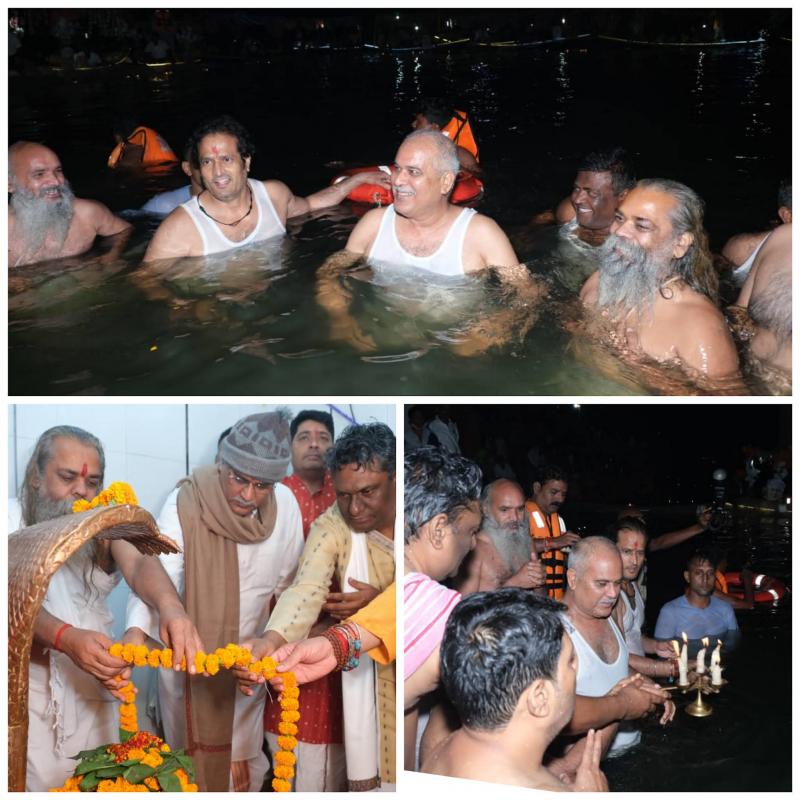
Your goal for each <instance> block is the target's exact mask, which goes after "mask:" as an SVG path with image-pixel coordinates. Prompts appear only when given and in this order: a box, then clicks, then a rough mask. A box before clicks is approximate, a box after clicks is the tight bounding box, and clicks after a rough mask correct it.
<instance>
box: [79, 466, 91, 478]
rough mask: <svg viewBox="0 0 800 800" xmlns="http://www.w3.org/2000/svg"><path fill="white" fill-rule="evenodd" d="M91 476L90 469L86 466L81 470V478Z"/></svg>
mask: <svg viewBox="0 0 800 800" xmlns="http://www.w3.org/2000/svg"><path fill="white" fill-rule="evenodd" d="M88 474H89V467H88V466H87V465H86V464H84V465H83V469H82V470H81V478H85V477H86V476H87V475H88Z"/></svg>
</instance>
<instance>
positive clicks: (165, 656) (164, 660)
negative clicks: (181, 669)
mask: <svg viewBox="0 0 800 800" xmlns="http://www.w3.org/2000/svg"><path fill="white" fill-rule="evenodd" d="M161 666H162V667H164V669H172V650H171V649H170V648H169V647H165V648H164V649H163V650H162V651H161Z"/></svg>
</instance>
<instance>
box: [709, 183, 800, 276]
mask: <svg viewBox="0 0 800 800" xmlns="http://www.w3.org/2000/svg"><path fill="white" fill-rule="evenodd" d="M778 219H779V220H780V221H781V225H788V224H791V222H792V181H791V179H788V180H783V181H781V182H780V185H779V186H778ZM771 235H772V231H761V232H760V233H737V234H736V236H731V238H730V239H728V241H727V242H725V247H723V248H722V255H723V257H724V258H725V259H726V261H728V262H729V263H730V264H732V265H733V271H732V273H731V275H732V277H733V281H734V283H735V284H736V285H737V286H742V285H743V284H744V282H745V281H746V280H747V276H748V274H749V273H750V270H751V268H752V266H753V262H754V261H755V260H756V256H757V255H758V253H759V251H760V250H761V248H762V247H763V246H764V244H765V243H766V241H767V240H768V239H769V237H770V236H771Z"/></svg>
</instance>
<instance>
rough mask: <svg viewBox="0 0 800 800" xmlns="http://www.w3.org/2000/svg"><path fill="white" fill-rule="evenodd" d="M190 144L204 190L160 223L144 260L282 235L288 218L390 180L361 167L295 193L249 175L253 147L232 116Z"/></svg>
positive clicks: (209, 124)
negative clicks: (302, 194)
mask: <svg viewBox="0 0 800 800" xmlns="http://www.w3.org/2000/svg"><path fill="white" fill-rule="evenodd" d="M188 146H189V148H190V158H191V163H192V165H193V166H194V167H196V168H197V169H199V170H200V175H201V178H202V182H203V187H204V189H203V191H202V192H200V194H198V195H197V196H196V197H192V198H191V199H190V200H188V201H187V202H186V203H184V204H183V205H181V206H179V207H178V208H176V209H175V210H174V211H173V212H172V213H171V214H170V215H169V216H168V217H167V218H166V219H165V220H164V221H163V222H162V223H161V225H160V226H159V228H158V230H157V231H156V232H155V235H154V236H153V238H152V240H151V241H150V244H149V246H148V248H147V251H146V252H145V254H144V261H155V260H157V259H164V258H184V257H186V256H204V255H210V254H212V253H221V252H225V251H226V250H232V249H234V248H237V247H243V246H245V245H248V244H252V243H253V242H260V241H263V240H265V239H270V238H272V237H275V236H283V235H284V234H285V233H286V220H287V219H289V218H291V217H297V216H300V215H301V214H307V213H308V212H309V211H318V210H320V209H323V208H328V207H330V206H335V205H336V204H337V203H340V202H341V201H342V200H344V198H345V197H347V195H348V194H349V193H350V192H351V191H353V189H355V188H356V186H359V185H360V184H362V183H386V182H388V178H387V176H386V175H385V174H384V173H382V172H362V173H359V174H357V175H353V176H351V177H350V178H347V179H346V180H343V181H340V182H339V183H337V184H335V185H334V186H328V187H327V188H326V189H322V190H321V191H319V192H315V193H314V194H311V195H309V196H308V197H297V196H295V195H294V194H293V193H292V191H291V189H289V187H288V186H287V185H286V184H285V183H282V182H281V181H275V180H271V181H256V180H253V179H248V174H249V172H250V162H251V159H252V157H253V153H254V152H255V147H254V146H253V144H252V142H251V138H250V134H249V133H248V132H247V131H246V130H245V129H244V127H243V126H242V125H240V124H239V123H238V122H237V121H236V120H234V119H232V118H231V117H228V116H223V117H218V118H217V119H213V120H211V121H209V122H206V123H204V124H203V125H201V126H200V127H199V128H197V129H195V131H194V132H193V133H192V136H191V137H190V139H189V145H188Z"/></svg>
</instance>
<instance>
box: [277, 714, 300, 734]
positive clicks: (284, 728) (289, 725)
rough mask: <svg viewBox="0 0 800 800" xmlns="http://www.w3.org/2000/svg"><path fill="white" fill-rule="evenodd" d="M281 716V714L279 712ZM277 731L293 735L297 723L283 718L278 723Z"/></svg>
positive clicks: (295, 732)
mask: <svg viewBox="0 0 800 800" xmlns="http://www.w3.org/2000/svg"><path fill="white" fill-rule="evenodd" d="M281 716H283V715H282V714H281ZM298 716H299V714H298ZM278 733H282V734H283V735H284V736H295V735H296V734H297V725H295V724H294V723H293V722H288V721H286V720H283V721H281V722H279V723H278Z"/></svg>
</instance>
